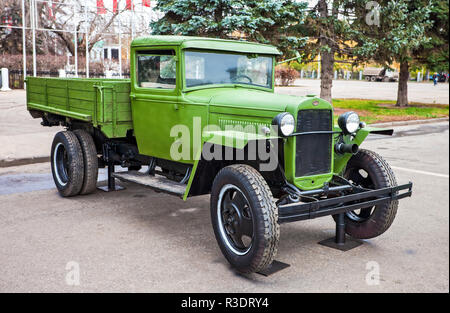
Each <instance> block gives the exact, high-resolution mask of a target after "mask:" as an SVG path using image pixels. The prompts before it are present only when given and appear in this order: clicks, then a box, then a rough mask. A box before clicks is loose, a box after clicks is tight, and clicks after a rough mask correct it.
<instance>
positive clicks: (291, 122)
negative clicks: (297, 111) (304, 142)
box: [272, 112, 295, 136]
mask: <svg viewBox="0 0 450 313" xmlns="http://www.w3.org/2000/svg"><path fill="white" fill-rule="evenodd" d="M272 125H275V126H278V129H279V131H280V132H281V134H282V135H283V136H290V135H292V133H293V132H294V129H295V119H294V116H293V115H292V114H291V113H288V112H284V113H280V114H278V115H277V116H275V118H274V119H273V121H272Z"/></svg>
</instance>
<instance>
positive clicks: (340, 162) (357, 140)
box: [333, 127, 389, 175]
mask: <svg viewBox="0 0 450 313" xmlns="http://www.w3.org/2000/svg"><path fill="white" fill-rule="evenodd" d="M335 130H337V131H340V128H339V127H336V128H335ZM381 130H389V129H387V128H376V127H365V128H361V129H360V130H358V132H357V133H356V135H355V136H350V135H347V136H343V139H344V142H345V143H347V144H357V145H358V146H361V144H362V143H363V141H364V140H365V139H366V138H367V136H369V135H370V133H371V132H374V131H381ZM338 138H339V135H335V137H334V139H335V141H336V140H338ZM351 157H352V154H350V153H346V154H337V153H335V155H334V167H333V172H334V173H335V174H336V175H340V174H342V172H343V171H344V170H345V167H346V165H347V162H348V161H349V160H350V158H351Z"/></svg>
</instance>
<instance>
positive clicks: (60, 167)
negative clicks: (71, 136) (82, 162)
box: [53, 143, 69, 186]
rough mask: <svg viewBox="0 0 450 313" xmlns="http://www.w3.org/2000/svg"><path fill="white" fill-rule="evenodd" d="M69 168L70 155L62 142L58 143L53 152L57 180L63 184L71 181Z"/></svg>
mask: <svg viewBox="0 0 450 313" xmlns="http://www.w3.org/2000/svg"><path fill="white" fill-rule="evenodd" d="M68 168H69V156H68V154H67V150H66V148H65V147H64V145H63V144H62V143H58V144H57V145H56V147H55V151H54V153H53V169H54V172H55V176H56V180H57V181H58V183H59V184H60V185H61V186H65V185H67V183H68V182H69V175H68V174H67V173H68Z"/></svg>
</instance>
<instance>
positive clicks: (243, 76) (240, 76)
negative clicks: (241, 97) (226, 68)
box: [232, 74, 253, 84]
mask: <svg viewBox="0 0 450 313" xmlns="http://www.w3.org/2000/svg"><path fill="white" fill-rule="evenodd" d="M239 78H245V79H247V80H248V83H249V84H251V83H253V80H252V79H251V78H250V77H248V76H247V75H244V74H241V75H236V76H235V77H234V78H233V79H232V82H233V83H237V82H239Z"/></svg>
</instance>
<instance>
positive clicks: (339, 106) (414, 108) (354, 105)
mask: <svg viewBox="0 0 450 313" xmlns="http://www.w3.org/2000/svg"><path fill="white" fill-rule="evenodd" d="M333 106H334V109H335V111H336V112H335V115H340V114H341V113H342V110H345V111H356V112H357V113H358V114H359V115H360V117H361V120H362V121H364V122H366V123H368V124H371V123H375V122H392V121H406V120H418V119H429V118H438V117H448V116H449V106H448V105H444V104H425V103H410V105H409V106H408V107H396V106H395V101H392V100H364V99H333Z"/></svg>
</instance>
